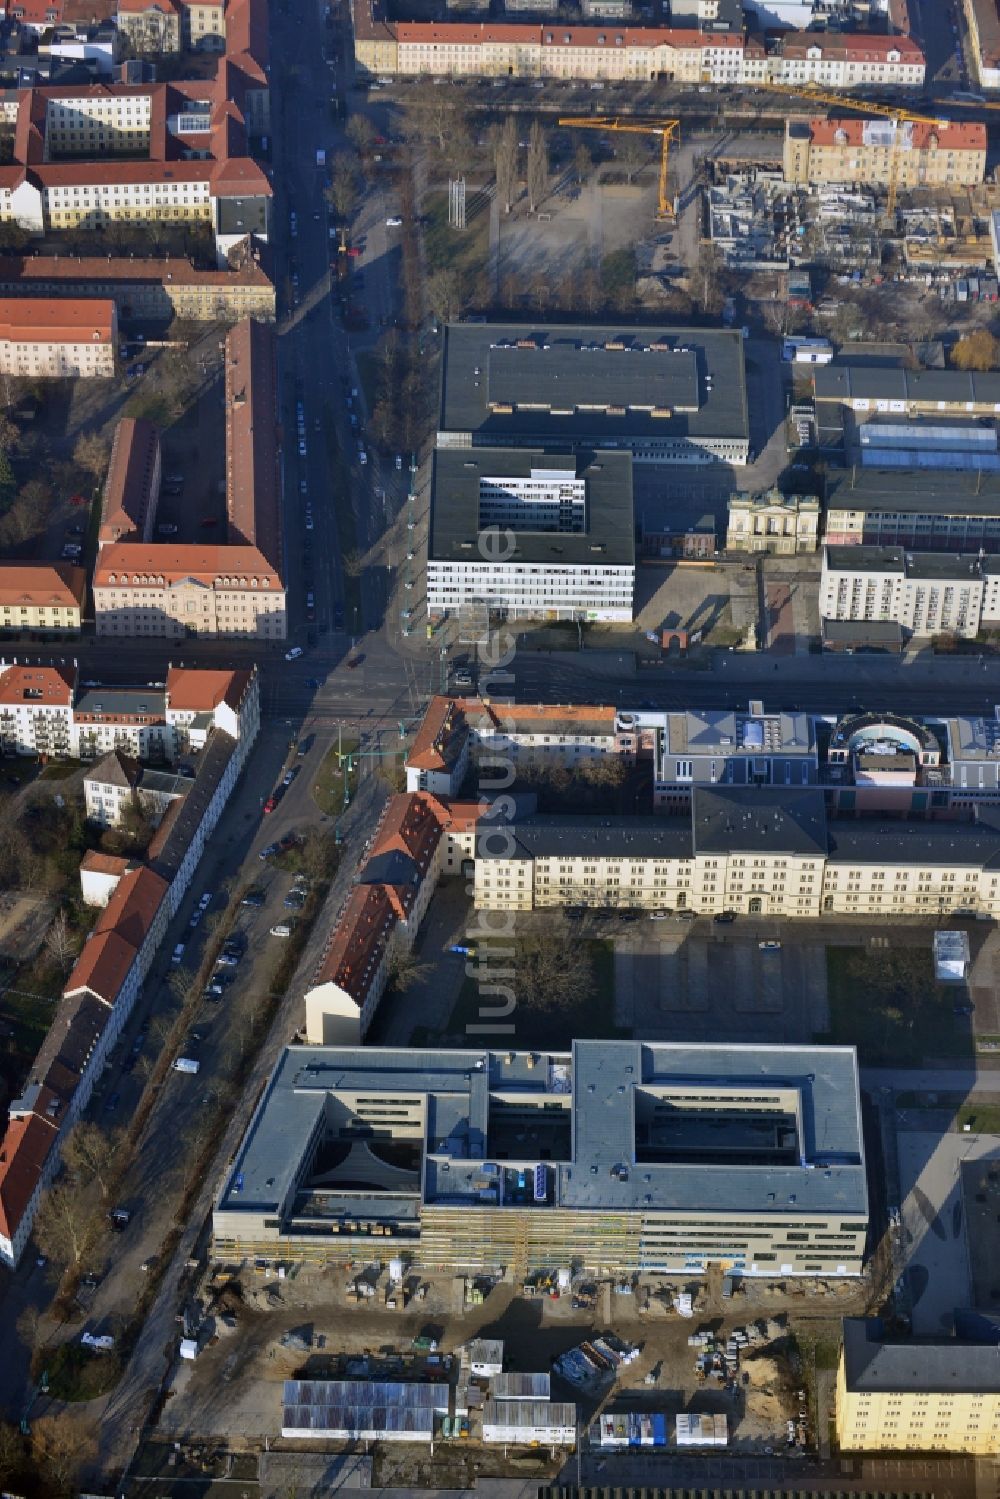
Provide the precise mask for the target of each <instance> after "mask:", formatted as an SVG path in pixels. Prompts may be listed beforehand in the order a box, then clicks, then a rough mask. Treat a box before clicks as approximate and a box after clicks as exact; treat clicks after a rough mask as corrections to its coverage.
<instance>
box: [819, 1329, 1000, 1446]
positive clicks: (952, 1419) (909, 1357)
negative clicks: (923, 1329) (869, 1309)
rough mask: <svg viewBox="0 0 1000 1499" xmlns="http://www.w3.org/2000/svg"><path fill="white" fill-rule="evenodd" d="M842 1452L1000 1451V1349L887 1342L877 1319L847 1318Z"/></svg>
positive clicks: (840, 1387) (840, 1403) (947, 1342)
mask: <svg viewBox="0 0 1000 1499" xmlns="http://www.w3.org/2000/svg"><path fill="white" fill-rule="evenodd" d="M837 1441H838V1443H839V1445H840V1449H841V1451H842V1452H950V1453H964V1454H970V1455H977V1456H983V1457H990V1456H995V1455H996V1453H997V1452H998V1451H1000V1349H998V1348H997V1347H996V1346H995V1345H993V1344H989V1343H964V1342H960V1341H958V1339H956V1338H944V1339H942V1340H941V1341H940V1342H936V1343H931V1342H922V1341H916V1340H912V1339H910V1340H907V1341H906V1342H887V1341H884V1340H883V1339H882V1336H881V1333H880V1326H879V1323H878V1322H875V1321H864V1320H862V1319H861V1318H849V1319H847V1320H846V1321H845V1322H844V1347H843V1351H842V1353H841V1356H840V1368H839V1371H838V1375H837Z"/></svg>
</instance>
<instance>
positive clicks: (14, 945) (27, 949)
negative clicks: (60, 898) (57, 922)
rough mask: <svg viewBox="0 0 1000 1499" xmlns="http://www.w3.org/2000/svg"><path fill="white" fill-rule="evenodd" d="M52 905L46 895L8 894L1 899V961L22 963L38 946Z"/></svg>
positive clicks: (51, 910)
mask: <svg viewBox="0 0 1000 1499" xmlns="http://www.w3.org/2000/svg"><path fill="white" fill-rule="evenodd" d="M53 910H54V903H53V902H52V901H51V900H50V899H49V898H48V896H45V895H32V894H30V893H29V892H27V891H23V890H7V891H5V892H4V893H3V894H2V895H0V958H3V959H6V960H7V961H8V962H10V963H24V962H26V961H27V959H28V958H30V957H32V956H33V955H34V954H35V953H36V952H37V951H38V948H39V946H40V945H41V942H42V938H43V937H44V936H45V933H46V930H47V929H48V925H49V922H50V921H51V920H52V913H53Z"/></svg>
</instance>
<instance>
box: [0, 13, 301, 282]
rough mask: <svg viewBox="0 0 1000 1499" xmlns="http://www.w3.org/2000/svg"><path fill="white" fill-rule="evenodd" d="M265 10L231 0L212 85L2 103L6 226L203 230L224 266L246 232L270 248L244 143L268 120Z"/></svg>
mask: <svg viewBox="0 0 1000 1499" xmlns="http://www.w3.org/2000/svg"><path fill="white" fill-rule="evenodd" d="M260 11H261V0H234V3H233V4H232V6H231V16H232V21H231V25H230V23H229V22H228V21H227V23H226V34H225V42H224V45H225V48H226V55H225V58H224V59H223V60H222V61H221V62H220V65H219V67H218V70H217V72H216V75H215V77H214V78H209V79H190V80H181V79H177V80H174V81H172V82H170V83H157V84H148V85H128V84H103V83H102V84H98V85H92V86H85V87H59V86H50V87H45V88H27V89H21V90H19V91H18V92H17V93H16V94H14V95H11V96H8V98H7V99H6V100H5V101H0V118H2V119H4V120H6V122H7V123H8V124H10V125H12V126H13V129H14V159H13V162H12V163H11V164H10V165H7V166H2V167H0V223H2V222H11V223H16V224H17V225H19V227H21V228H22V229H25V230H27V231H28V232H29V233H31V234H33V235H37V236H43V235H45V234H47V233H48V232H49V231H50V230H52V229H72V228H74V227H76V226H79V225H85V226H86V227H87V228H95V227H97V228H103V227H106V226H107V225H109V224H112V223H116V222H125V223H143V222H147V221H150V220H153V221H165V222H174V223H176V222H179V221H188V222H192V223H204V224H207V225H209V226H210V227H211V229H212V231H213V234H214V236H215V243H216V249H217V253H218V256H219V261H220V265H225V263H226V257H227V255H228V253H229V251H230V250H231V249H232V248H233V246H235V245H237V244H239V243H240V242H242V241H243V240H245V239H246V237H247V236H248V235H255V236H256V237H258V238H259V239H264V240H266V239H267V237H268V228H269V218H270V200H271V196H272V193H271V185H270V182H269V180H268V178H267V175H266V173H264V171H263V170H262V169H261V168H260V167H259V166H258V164H257V163H256V161H254V160H253V158H252V156H251V154H250V149H249V144H248V141H249V137H250V136H251V135H253V134H259V133H260V130H261V128H266V121H267V118H268V112H269V84H268V77H267V65H268V64H267V26H266V19H265V18H264V16H263V14H258V13H257V12H260ZM218 13H219V14H221V8H220V11H219V12H218ZM213 14H216V12H215V11H213ZM213 35H214V33H213Z"/></svg>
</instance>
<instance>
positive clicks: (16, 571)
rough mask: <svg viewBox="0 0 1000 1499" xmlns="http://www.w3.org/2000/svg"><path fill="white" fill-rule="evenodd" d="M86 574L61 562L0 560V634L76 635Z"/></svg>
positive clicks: (84, 590) (78, 627) (85, 585)
mask: <svg viewBox="0 0 1000 1499" xmlns="http://www.w3.org/2000/svg"><path fill="white" fill-rule="evenodd" d="M86 597H87V574H86V573H85V572H84V570H83V568H82V567H71V566H70V565H69V564H68V563H65V562H0V634H4V635H8V634H9V635H17V634H21V633H22V632H30V633H36V632H42V633H45V634H47V635H77V634H79V632H80V619H81V615H82V613H83V607H84V602H85V600H86Z"/></svg>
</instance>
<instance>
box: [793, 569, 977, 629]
mask: <svg viewBox="0 0 1000 1499" xmlns="http://www.w3.org/2000/svg"><path fill="white" fill-rule="evenodd" d="M819 612H820V617H821V618H823V619H836V620H894V621H896V622H897V623H898V624H899V625H900V626H901V627H902V629H903V630H904V631H905V632H906V633H907V634H908V635H911V636H927V635H936V634H940V633H943V632H949V633H951V634H955V635H960V636H962V637H964V638H966V639H969V640H972V639H975V637H976V636H977V635H978V634H979V631H980V630H981V629H982V628H984V627H988V626H991V625H994V624H996V623H997V622H998V621H1000V564H998V563H997V562H996V559H995V558H993V557H982V556H980V555H974V556H969V555H968V554H964V555H963V554H962V553H959V552H907V551H905V550H904V549H903V548H901V547H866V546H847V547H837V546H832V547H831V546H828V547H825V548H824V549H823V571H822V575H821V578H820V592H819Z"/></svg>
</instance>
